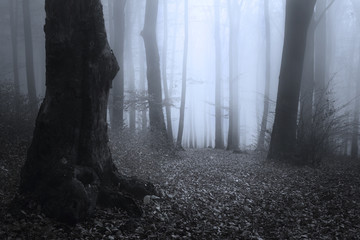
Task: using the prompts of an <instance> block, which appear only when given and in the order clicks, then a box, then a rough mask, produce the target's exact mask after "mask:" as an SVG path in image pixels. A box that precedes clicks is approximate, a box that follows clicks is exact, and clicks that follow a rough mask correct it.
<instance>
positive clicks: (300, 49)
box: [268, 0, 316, 161]
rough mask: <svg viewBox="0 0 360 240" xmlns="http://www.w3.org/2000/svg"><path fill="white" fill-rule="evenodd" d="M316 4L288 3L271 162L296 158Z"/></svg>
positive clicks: (291, 0) (311, 1) (294, 0)
mask: <svg viewBox="0 0 360 240" xmlns="http://www.w3.org/2000/svg"><path fill="white" fill-rule="evenodd" d="M315 3H316V0H309V1H303V0H287V2H286V17H285V34H284V48H283V55H282V63H281V70H280V78H279V87H278V95H277V101H276V111H275V121H274V126H273V131H272V135H271V142H270V149H269V154H268V158H280V159H284V160H285V159H287V158H288V157H291V156H294V154H295V150H296V126H297V112H298V103H299V95H300V85H301V77H302V70H303V64H304V55H305V47H306V38H307V31H308V27H309V24H310V21H311V18H312V15H313V12H314V5H315ZM287 160H288V161H289V160H291V158H290V159H287Z"/></svg>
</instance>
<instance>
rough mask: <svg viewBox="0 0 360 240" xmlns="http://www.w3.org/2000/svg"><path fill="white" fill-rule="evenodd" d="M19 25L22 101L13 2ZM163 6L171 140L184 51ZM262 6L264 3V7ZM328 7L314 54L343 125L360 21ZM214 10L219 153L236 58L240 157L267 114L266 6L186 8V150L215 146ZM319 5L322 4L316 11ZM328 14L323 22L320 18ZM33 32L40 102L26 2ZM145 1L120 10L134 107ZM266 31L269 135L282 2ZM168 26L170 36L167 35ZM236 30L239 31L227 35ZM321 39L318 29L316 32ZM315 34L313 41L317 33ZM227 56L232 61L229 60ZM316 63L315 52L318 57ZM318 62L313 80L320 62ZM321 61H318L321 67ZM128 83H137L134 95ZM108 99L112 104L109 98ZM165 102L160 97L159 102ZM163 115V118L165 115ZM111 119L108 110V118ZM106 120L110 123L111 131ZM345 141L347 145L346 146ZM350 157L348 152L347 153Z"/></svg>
mask: <svg viewBox="0 0 360 240" xmlns="http://www.w3.org/2000/svg"><path fill="white" fill-rule="evenodd" d="M12 1H13V3H15V8H14V9H13V11H14V13H15V16H16V17H15V19H16V22H17V29H16V33H17V42H16V43H17V50H18V55H17V57H18V72H19V84H20V85H19V86H20V93H21V94H23V95H25V96H26V95H27V93H28V90H27V89H28V87H27V74H26V68H25V65H26V64H25V47H24V46H25V44H24V39H25V38H24V23H23V11H22V4H21V1H18V0H12ZM114 1H116V0H102V2H103V10H104V18H105V24H106V28H107V35H108V41H109V43H110V46H111V47H112V48H113V49H114V48H115V40H114V34H115V32H116V31H117V27H118V25H117V23H116V22H114ZM164 1H165V0H160V1H159V7H158V9H159V13H158V19H157V43H158V46H159V54H160V62H161V66H163V65H162V64H163V62H162V61H163V60H164V45H163V44H164V38H165V37H166V38H167V51H166V59H167V62H166V68H164V67H162V69H161V71H162V72H163V71H166V77H167V85H168V89H169V95H170V103H171V113H172V118H171V121H172V130H173V136H174V138H176V136H177V134H178V125H179V111H180V110H179V108H180V99H181V80H182V64H183V49H184V36H185V34H184V13H185V9H184V1H180V0H166V2H167V21H165V20H164V16H165V15H164V6H163V4H164ZM265 1H266V0H265ZM322 1H324V2H326V5H327V8H326V9H325V10H324V9H320V7H315V13H314V15H315V19H316V18H318V19H319V18H322V17H323V16H322V15H325V16H326V18H324V19H325V20H324V19H321V20H322V21H326V24H319V25H318V28H321V27H325V28H326V37H325V38H324V39H325V41H322V40H321V39H320V40H317V38H316V37H315V50H316V49H317V48H319V47H321V46H326V59H322V60H323V61H325V67H326V73H325V75H326V78H325V79H326V82H327V85H328V87H327V90H329V92H331V97H330V95H329V98H328V100H329V101H330V100H331V101H334V104H335V106H338V107H341V106H343V107H341V110H340V111H341V112H344V113H347V114H348V119H349V121H351V119H353V118H354V114H353V112H354V108H355V105H354V104H355V100H356V98H357V97H358V96H357V93H356V83H357V82H358V81H359V79H358V78H359V72H358V69H359V67H358V66H359V65H360V59H359V57H358V56H359V54H358V53H359V52H360V44H359V43H360V41H359V37H360V36H359V26H360V25H359V21H360V4H359V3H358V2H357V1H356V0H355V1H351V0H341V1H340V0H338V1H335V2H334V3H332V1H326V0H318V2H322ZM9 3H10V1H4V0H3V1H1V2H0V13H1V15H0V16H1V17H0V29H1V31H0V54H1V56H2V57H1V58H0V81H1V83H5V82H9V83H13V82H14V69H13V52H12V41H11V39H12V38H11V32H10V30H11V24H10V14H9V13H10V5H9ZM215 3H217V4H218V7H219V23H220V24H219V37H220V54H221V63H220V69H221V90H220V91H221V93H222V94H221V106H222V110H221V112H222V126H223V129H222V134H223V138H224V145H225V146H226V145H227V139H228V137H227V136H228V129H229V99H230V97H229V75H230V74H229V59H230V58H233V57H234V56H236V57H237V61H236V63H235V65H234V67H233V69H235V70H234V76H235V78H236V79H237V81H238V89H237V95H236V101H235V102H236V103H237V104H236V105H235V106H234V108H237V109H238V110H239V111H238V119H239V121H238V122H237V123H236V124H238V126H239V128H238V129H239V130H238V131H239V138H240V146H239V147H240V149H244V150H245V149H255V148H256V143H257V139H258V135H259V132H260V126H261V119H262V114H263V108H264V93H265V79H266V68H265V66H266V56H265V54H266V37H265V20H266V19H265V14H264V8H265V5H264V0H251V1H250V0H237V1H233V0H229V1H221V0H218V1H217V0H215V1H209V0H196V1H195V0H189V6H188V14H189V19H188V21H189V22H188V26H189V32H188V34H189V40H188V47H189V48H188V58H187V61H188V63H187V77H186V79H187V81H186V84H187V94H186V103H185V122H184V137H183V140H182V144H183V146H184V147H198V148H202V147H208V146H211V147H214V144H215V88H216V87H215V76H216V74H215V68H216V67H215V66H216V62H215V59H216V57H215V18H214V14H215ZM229 4H230V5H231V6H232V7H231V10H232V11H237V12H238V14H234V17H233V21H234V23H233V24H230V15H229ZM318 4H319V3H318ZM324 11H325V13H324V14H323V12H324ZM30 15H31V27H32V35H31V37H32V41H33V43H32V48H33V52H34V55H33V62H34V64H33V65H34V75H35V80H36V94H37V96H38V97H39V98H40V99H42V98H43V97H44V93H45V47H44V45H45V39H44V38H45V36H44V33H43V26H44V22H45V11H44V1H41V0H32V1H31V2H30ZM144 15H145V1H144V0H128V1H127V3H126V7H125V29H126V30H125V35H126V36H125V53H124V70H125V81H124V82H125V102H126V100H129V99H131V97H132V95H133V93H134V90H135V91H137V92H140V91H143V90H144V87H145V86H146V84H145V83H144V79H142V78H143V77H142V76H144V73H142V72H141V71H142V68H143V67H146V65H145V58H144V56H145V52H144V51H145V50H144V43H143V39H142V37H141V35H140V33H141V30H142V29H143V25H144ZM269 23H270V66H271V67H270V94H269V102H270V108H269V118H268V121H267V129H268V130H269V131H271V127H272V124H273V118H274V112H275V103H276V96H277V90H278V78H279V72H280V67H281V60H282V50H283V39H284V25H285V1H284V0H271V1H270V0H269ZM165 25H166V26H167V29H168V31H167V36H165V35H164V28H165ZM231 25H233V26H235V28H236V29H234V27H233V28H230V26H231ZM231 31H233V32H237V37H236V39H235V43H234V45H236V46H237V47H236V48H233V49H235V51H231V50H229V41H230V39H229V37H230V32H231ZM316 31H318V29H317V30H316ZM315 34H316V33H315ZM229 55H231V56H229ZM315 55H316V51H315ZM316 59H317V58H316V56H315V65H314V66H315V72H316V69H317V66H319V65H318V62H317V61H318V60H316ZM320 61H321V59H320ZM131 82H133V83H135V86H134V87H135V89H134V90H133V89H132V88H133V86H132V84H131ZM110 97H112V96H110ZM163 98H164V96H163ZM130 108H131V106H130V107H129V106H128V107H126V109H125V112H124V120H125V127H129V125H130V123H129V121H130V120H129V119H130V117H129V112H130V110H129V109H130ZM141 113H142V110H141V109H140V108H136V129H137V130H138V131H140V130H141V128H142V127H141V126H142V117H141V116H142V114H141ZM164 113H165V110H164ZM110 115H111V111H110V110H109V116H110ZM110 119H111V118H110V117H109V119H108V120H109V123H110ZM345 141H347V140H345ZM346 151H347V150H346Z"/></svg>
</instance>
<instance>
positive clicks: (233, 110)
mask: <svg viewBox="0 0 360 240" xmlns="http://www.w3.org/2000/svg"><path fill="white" fill-rule="evenodd" d="M227 3H228V11H229V24H230V28H229V35H230V36H229V131H228V142H227V147H226V149H227V150H234V151H239V139H240V137H239V74H238V71H237V70H238V62H239V59H238V50H239V48H238V34H239V17H238V15H239V11H238V10H239V9H238V8H239V6H238V3H237V2H236V1H232V0H228V2H227Z"/></svg>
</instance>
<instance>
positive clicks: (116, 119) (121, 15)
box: [111, 0, 126, 133]
mask: <svg viewBox="0 0 360 240" xmlns="http://www.w3.org/2000/svg"><path fill="white" fill-rule="evenodd" d="M125 4H126V0H116V1H114V8H113V15H114V22H115V24H114V28H115V29H114V35H115V36H114V53H115V56H116V58H117V60H118V63H119V67H120V69H119V72H118V73H117V75H116V77H115V79H114V82H113V90H112V94H113V103H112V107H113V109H112V118H111V128H112V131H114V132H115V133H118V132H119V131H120V130H121V129H122V127H123V126H124V42H125V34H124V33H125V12H124V9H125Z"/></svg>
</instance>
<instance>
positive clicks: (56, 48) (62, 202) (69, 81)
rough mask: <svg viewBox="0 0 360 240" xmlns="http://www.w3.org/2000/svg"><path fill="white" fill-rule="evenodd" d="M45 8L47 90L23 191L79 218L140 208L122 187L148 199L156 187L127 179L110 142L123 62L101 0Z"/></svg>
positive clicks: (69, 0)
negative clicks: (106, 209) (112, 95)
mask: <svg viewBox="0 0 360 240" xmlns="http://www.w3.org/2000/svg"><path fill="white" fill-rule="evenodd" d="M45 10H46V24H45V27H44V30H45V36H46V82H47V88H46V96H45V99H44V101H43V102H42V104H41V107H40V110H39V113H38V117H37V119H36V126H35V131H34V136H33V141H32V143H31V146H30V148H29V150H28V154H27V159H26V162H25V165H24V166H23V168H22V170H21V181H20V189H19V192H20V193H21V195H20V196H23V197H24V198H22V200H23V201H25V202H29V200H30V199H33V200H35V201H36V202H38V203H39V204H40V205H41V206H42V210H43V211H44V212H45V213H46V214H47V215H48V216H51V217H55V218H57V219H58V220H61V221H64V222H67V223H72V224H73V223H76V222H78V221H80V220H83V219H84V218H86V217H87V216H88V215H89V214H91V213H92V212H93V210H94V207H95V206H96V204H98V205H103V206H117V207H124V208H126V209H127V210H129V211H130V212H132V213H136V214H140V213H141V210H140V209H139V208H138V207H137V205H136V204H135V203H134V202H133V200H132V199H131V198H129V197H126V196H125V195H123V194H121V193H120V192H119V191H120V190H122V191H124V192H128V193H130V194H132V195H133V196H135V197H138V198H141V197H143V196H144V195H147V194H152V193H154V192H155V190H154V188H153V186H152V185H151V184H150V185H148V187H146V185H147V183H145V182H142V181H140V180H136V179H127V178H124V177H121V176H120V175H119V173H118V171H117V169H116V167H115V165H114V163H113V161H112V158H111V153H110V149H109V147H108V145H107V143H108V135H107V122H106V111H107V100H108V93H109V88H110V86H111V81H112V79H113V78H114V77H115V75H116V73H117V71H118V69H119V67H118V64H117V61H116V59H115V57H114V55H113V53H112V51H111V49H110V47H109V45H108V42H107V39H106V32H105V27H104V19H103V13H102V5H101V3H100V0H63V1H58V0H46V2H45ZM17 200H21V197H19V199H17Z"/></svg>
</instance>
